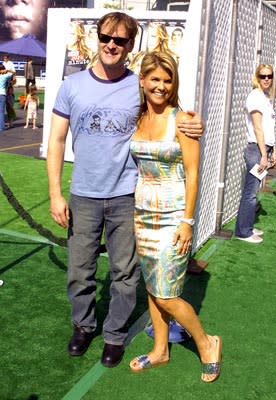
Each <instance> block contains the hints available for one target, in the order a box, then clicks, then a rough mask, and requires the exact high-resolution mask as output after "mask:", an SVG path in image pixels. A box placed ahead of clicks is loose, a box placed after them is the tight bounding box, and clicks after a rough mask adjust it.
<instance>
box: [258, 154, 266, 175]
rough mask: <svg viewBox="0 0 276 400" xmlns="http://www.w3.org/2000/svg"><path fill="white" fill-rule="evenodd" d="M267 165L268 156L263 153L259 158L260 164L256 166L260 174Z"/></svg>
mask: <svg viewBox="0 0 276 400" xmlns="http://www.w3.org/2000/svg"><path fill="white" fill-rule="evenodd" d="M267 167H268V158H267V155H266V154H265V155H263V156H262V158H261V160H260V165H259V167H258V172H259V174H261V173H262V172H263V171H264V170H265V169H267Z"/></svg>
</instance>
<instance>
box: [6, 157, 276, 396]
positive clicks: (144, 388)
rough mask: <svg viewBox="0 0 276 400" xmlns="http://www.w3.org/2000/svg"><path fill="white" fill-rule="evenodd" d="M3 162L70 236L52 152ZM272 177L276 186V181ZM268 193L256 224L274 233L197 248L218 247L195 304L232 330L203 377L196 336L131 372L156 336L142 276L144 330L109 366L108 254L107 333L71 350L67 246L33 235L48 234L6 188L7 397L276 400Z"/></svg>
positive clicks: (27, 196) (9, 177) (275, 277)
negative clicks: (54, 187) (56, 198)
mask: <svg viewBox="0 0 276 400" xmlns="http://www.w3.org/2000/svg"><path fill="white" fill-rule="evenodd" d="M71 167H72V166H71V164H66V165H65V170H64V180H63V186H64V192H65V194H66V196H67V195H68V190H69V184H70V175H71ZM0 171H1V173H2V174H3V176H4V178H5V180H6V182H7V183H8V184H9V186H10V187H11V189H12V190H13V192H14V193H15V195H16V197H17V198H18V200H19V201H20V202H21V203H22V205H23V206H24V207H25V208H26V209H27V210H28V211H29V212H30V214H31V215H32V216H33V217H34V218H35V219H36V220H37V221H38V222H39V223H41V224H43V226H45V227H46V228H47V229H50V230H51V231H53V232H54V233H55V234H56V235H58V236H62V235H63V236H64V237H65V235H66V232H65V231H64V230H62V229H61V228H59V227H58V226H56V225H55V224H54V222H52V220H51V217H50V214H49V198H48V193H47V179H46V172H45V161H43V160H38V159H32V158H28V157H23V156H15V155H11V154H4V153H1V154H0ZM270 185H271V186H272V187H276V185H275V181H272V182H271V183H270ZM259 199H260V205H261V208H260V211H259V214H258V217H257V221H256V227H258V228H260V229H263V230H264V231H265V233H264V242H263V243H262V244H259V245H254V244H250V243H246V242H242V241H239V240H237V239H235V238H234V237H233V238H232V239H231V240H215V239H211V240H209V241H208V242H207V243H206V244H205V245H204V246H203V247H202V248H201V250H200V252H199V253H198V254H197V255H196V256H199V257H202V258H204V256H206V255H208V254H209V256H208V257H207V256H206V257H207V258H208V262H209V264H208V267H207V269H206V270H205V271H204V272H203V273H201V274H200V275H199V276H191V275H189V276H188V277H187V280H186V285H185V290H184V294H183V297H184V298H186V299H187V300H189V301H190V302H191V304H193V306H194V307H195V309H196V311H197V312H198V314H199V317H200V319H201V321H202V323H203V324H204V327H205V328H206V330H207V332H208V333H210V334H218V335H221V336H222V338H223V361H222V374H221V377H220V379H219V380H218V381H216V382H215V383H212V384H205V383H203V382H201V381H200V361H199V358H198V355H197V352H196V350H195V346H194V344H193V342H192V341H189V342H188V343H185V344H184V345H180V344H174V345H172V346H171V360H170V363H169V364H167V365H166V366H162V367H160V368H154V369H152V370H149V371H146V372H144V373H139V374H134V373H131V372H130V370H129V368H128V363H129V361H130V360H131V359H132V358H133V357H135V356H137V355H139V354H143V353H146V352H147V351H149V350H150V349H151V346H152V344H153V342H152V339H151V338H149V337H148V336H147V335H146V334H145V333H144V332H143V331H142V328H143V325H142V323H139V321H141V320H143V321H146V319H145V318H144V316H146V317H147V314H146V295H145V288H144V285H143V283H142V281H141V284H140V286H139V288H138V299H137V307H136V309H135V312H134V313H133V316H132V318H131V321H130V326H131V327H132V328H131V329H130V331H131V332H137V334H136V335H135V336H134V337H133V339H132V340H131V341H130V342H129V343H128V346H127V348H126V351H125V356H124V359H123V361H122V363H121V364H120V365H119V366H118V367H116V368H112V369H106V368H104V367H102V366H101V364H100V363H99V359H100V356H101V352H102V346H103V340H102V337H101V335H100V332H101V325H102V321H103V319H104V316H105V314H106V311H107V308H108V300H109V294H108V289H109V276H108V259H107V257H106V256H105V255H102V256H101V257H100V259H99V263H98V272H97V280H98V287H97V300H98V303H97V314H98V317H99V318H98V319H99V327H98V336H96V338H95V339H94V340H93V342H92V345H91V346H90V348H89V350H88V351H87V353H86V354H85V355H84V356H82V357H70V356H69V355H68V354H67V350H66V348H67V344H68V340H69V338H70V336H71V332H72V329H71V323H70V305H69V302H68V299H67V295H66V270H67V250H66V249H65V248H63V247H59V246H52V245H49V244H47V243H40V242H36V241H34V240H31V239H32V238H34V239H36V240H39V238H38V234H37V233H36V232H35V231H34V230H33V229H31V228H29V227H28V225H27V224H26V222H24V221H22V220H21V219H20V217H19V216H18V215H16V213H15V212H14V211H13V209H12V208H11V206H10V205H9V203H8V202H7V200H6V198H5V197H4V196H3V194H2V193H0V209H1V217H0V218H1V220H0V255H1V265H0V279H2V280H3V281H4V285H3V286H2V287H0V304H1V317H0V351H1V357H0V371H1V373H0V399H1V400H61V399H63V400H78V399H81V398H83V399H85V400H94V399H96V400H106V399H108V400H109V399H111V400H113V399H114V400H117V399H120V400H128V399H132V400H141V399H143V400H147V399H150V400H170V399H172V400H182V399H187V400H195V399H204V400H213V399H217V400H221V399H222V400H257V399H258V400H274V399H275V398H276V382H275V376H274V371H275V361H274V359H275V353H276V344H275V338H274V336H275V334H274V332H275V323H276V317H275V307H274V304H275V297H276V295H275V287H276V274H275V268H276V261H275V255H276V250H275V234H276V224H275V220H276V196H275V194H274V193H260V194H259ZM233 224H234V221H232V222H231V223H229V224H228V228H229V226H231V225H232V226H233ZM5 230H6V231H7V233H8V234H5ZM41 240H42V238H41ZM212 249H214V251H210V250H212ZM137 321H138V323H137ZM134 327H135V329H134Z"/></svg>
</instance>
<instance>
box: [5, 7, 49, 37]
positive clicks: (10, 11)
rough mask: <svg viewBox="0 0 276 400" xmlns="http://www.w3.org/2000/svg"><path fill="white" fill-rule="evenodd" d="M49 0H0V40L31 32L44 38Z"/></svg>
mask: <svg viewBox="0 0 276 400" xmlns="http://www.w3.org/2000/svg"><path fill="white" fill-rule="evenodd" d="M48 6H49V0H28V1H26V0H16V1H10V0H0V25H1V26H2V27H3V28H1V29H2V32H1V36H2V35H3V37H0V39H1V40H3V39H5V40H10V39H18V38H20V37H22V36H23V35H25V34H33V35H35V36H36V37H37V38H38V39H41V40H43V41H44V40H45V39H46V27H47V10H48Z"/></svg>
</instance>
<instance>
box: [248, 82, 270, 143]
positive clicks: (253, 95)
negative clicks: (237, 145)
mask: <svg viewBox="0 0 276 400" xmlns="http://www.w3.org/2000/svg"><path fill="white" fill-rule="evenodd" d="M246 111H247V116H246V125H247V140H248V142H250V143H252V142H253V143H257V138H256V134H255V131H254V127H253V122H252V116H251V112H253V111H259V112H260V113H261V114H262V128H263V133H264V141H265V144H266V145H268V146H274V144H275V134H274V126H275V112H274V110H273V105H272V101H271V100H270V98H269V97H268V96H267V95H266V94H265V93H264V92H263V91H262V90H260V89H253V90H252V92H250V93H249V95H248V97H247V100H246Z"/></svg>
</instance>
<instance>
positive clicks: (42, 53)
mask: <svg viewBox="0 0 276 400" xmlns="http://www.w3.org/2000/svg"><path fill="white" fill-rule="evenodd" d="M0 52H2V53H10V54H18V55H21V56H32V57H42V58H46V45H45V43H43V42H41V41H40V40H38V39H37V38H36V37H35V36H34V35H23V36H22V37H21V38H19V39H14V40H9V41H8V42H5V43H1V44H0Z"/></svg>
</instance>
